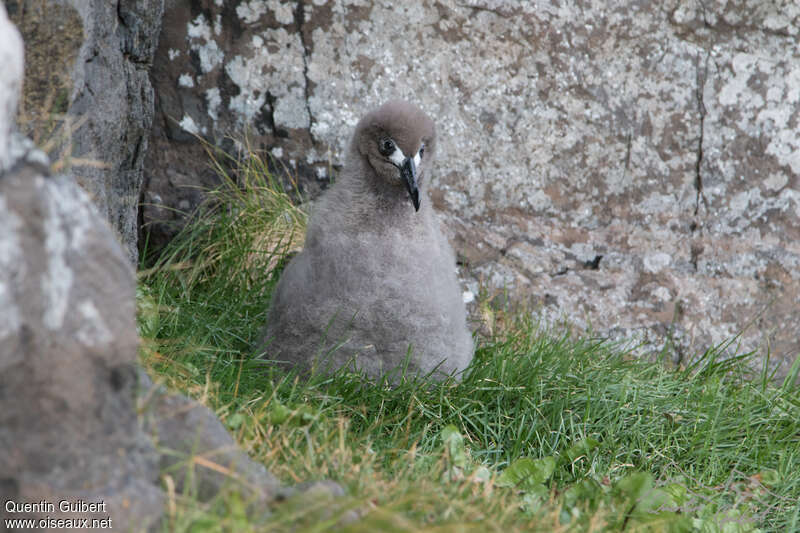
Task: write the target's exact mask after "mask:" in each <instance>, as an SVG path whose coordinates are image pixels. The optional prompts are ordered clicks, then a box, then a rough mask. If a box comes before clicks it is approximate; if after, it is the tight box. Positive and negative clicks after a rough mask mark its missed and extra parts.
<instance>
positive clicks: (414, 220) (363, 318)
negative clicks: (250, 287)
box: [260, 101, 473, 379]
mask: <svg viewBox="0 0 800 533" xmlns="http://www.w3.org/2000/svg"><path fill="white" fill-rule="evenodd" d="M446 143H447V139H445V140H444V142H443V143H442V144H446ZM438 145H439V142H438V140H437V136H436V133H435V128H434V124H433V121H432V120H431V119H430V118H429V117H428V116H427V115H426V114H425V113H424V112H423V111H422V110H421V109H419V108H418V107H416V106H414V105H410V104H408V103H407V102H404V101H390V102H388V103H386V104H384V105H382V106H380V107H378V108H377V109H374V110H371V111H370V112H368V113H366V114H365V116H364V117H363V118H362V119H361V120H360V121H359V123H358V125H357V126H356V128H355V132H354V133H353V135H352V141H351V143H350V147H349V150H348V154H347V160H346V163H345V166H344V169H343V170H342V172H341V174H340V175H339V178H338V180H337V182H336V183H335V184H334V185H333V186H332V187H331V189H330V190H329V191H328V192H327V193H325V194H324V195H323V196H322V198H320V200H319V201H318V202H316V203H315V205H314V210H313V211H312V213H311V220H310V221H309V224H308V232H307V233H306V241H305V247H304V248H303V251H302V252H301V253H300V254H298V255H297V256H295V257H294V258H293V259H292V260H291V261H290V262H289V264H288V265H287V266H286V269H285V270H284V271H283V273H282V275H281V279H280V281H279V282H278V285H277V286H276V287H275V291H274V293H273V296H272V300H271V302H270V303H271V305H270V310H269V314H268V318H267V327H266V331H265V333H264V337H263V338H262V340H261V341H260V343H261V351H263V353H264V357H265V358H267V359H270V360H274V361H282V362H286V363H288V364H289V365H290V366H298V367H300V368H301V369H303V370H310V369H316V370H320V371H329V370H333V369H337V368H340V367H343V366H350V365H353V366H354V367H355V368H358V369H359V370H363V371H364V372H365V373H366V374H367V375H368V376H370V377H377V376H379V375H381V374H383V373H387V372H392V371H394V370H396V369H397V370H400V369H405V370H406V371H407V372H408V374H409V375H414V374H423V375H424V374H434V375H436V376H438V377H439V378H441V377H443V376H445V375H449V374H458V373H459V372H461V371H462V370H464V369H465V368H466V367H467V365H469V362H470V361H471V360H472V352H473V346H472V337H471V336H470V333H469V331H468V330H467V325H466V313H465V309H464V303H463V301H462V297H461V290H460V288H459V285H458V282H457V280H456V276H455V256H454V254H453V251H452V249H451V248H450V246H449V244H448V243H447V240H446V239H445V237H444V235H443V234H442V231H441V228H440V225H439V220H438V219H437V218H436V213H435V212H434V210H433V207H432V206H431V202H430V199H429V198H428V195H427V185H428V181H429V180H430V179H431V178H432V177H433V176H432V174H431V171H432V168H433V166H432V165H433V163H434V161H435V152H436V148H437V146H438ZM393 378H394V379H397V378H398V376H397V375H394V376H393Z"/></svg>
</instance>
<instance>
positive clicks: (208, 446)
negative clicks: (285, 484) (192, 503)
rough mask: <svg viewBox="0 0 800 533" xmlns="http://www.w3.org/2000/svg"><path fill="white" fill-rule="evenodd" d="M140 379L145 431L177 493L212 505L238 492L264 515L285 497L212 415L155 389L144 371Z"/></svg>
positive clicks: (196, 403) (276, 483)
mask: <svg viewBox="0 0 800 533" xmlns="http://www.w3.org/2000/svg"><path fill="white" fill-rule="evenodd" d="M139 376H140V377H139V386H140V392H139V399H140V407H139V411H140V412H141V413H143V418H144V427H145V431H146V432H147V433H148V434H150V435H152V437H153V440H154V442H155V444H156V446H157V448H158V450H159V452H160V457H161V459H160V468H161V471H162V473H163V474H164V475H169V476H171V477H172V479H173V480H174V481H175V484H176V485H175V487H176V490H177V491H178V492H179V493H181V494H193V495H196V497H197V498H199V499H200V500H201V501H208V500H210V499H211V498H213V497H215V496H217V495H218V494H219V493H220V492H221V491H223V490H235V491H237V492H239V493H240V494H241V495H242V496H244V497H245V500H246V501H247V502H248V503H250V504H251V506H252V507H253V508H254V509H257V510H259V511H261V512H263V511H264V510H265V509H266V507H265V505H266V504H267V503H269V502H271V501H272V500H274V499H275V498H276V497H279V496H282V494H283V492H282V489H281V487H280V485H279V483H278V481H277V480H276V479H275V477H274V476H272V474H270V473H269V472H268V471H267V469H266V468H265V467H264V465H263V464H261V463H257V462H256V461H253V460H252V459H251V458H250V457H249V456H248V455H247V453H245V452H244V451H242V450H241V449H240V448H239V446H238V445H237V444H236V442H235V441H234V440H233V438H232V437H231V435H230V434H229V433H228V431H227V430H226V429H225V427H224V426H223V425H222V423H221V422H220V420H219V418H217V416H216V415H215V414H214V412H213V411H211V410H210V409H209V408H208V407H206V406H204V405H202V404H200V403H198V402H196V401H194V400H191V399H189V398H187V397H185V396H183V395H180V394H170V393H168V392H167V391H166V390H165V389H164V387H162V386H160V385H154V384H153V382H152V380H151V379H150V378H149V376H147V374H145V373H144V371H140V374H139Z"/></svg>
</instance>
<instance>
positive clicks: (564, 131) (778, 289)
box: [145, 0, 800, 362]
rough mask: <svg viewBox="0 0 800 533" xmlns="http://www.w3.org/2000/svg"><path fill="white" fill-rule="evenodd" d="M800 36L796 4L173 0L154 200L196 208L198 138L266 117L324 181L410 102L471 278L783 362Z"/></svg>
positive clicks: (160, 66)
mask: <svg viewBox="0 0 800 533" xmlns="http://www.w3.org/2000/svg"><path fill="white" fill-rule="evenodd" d="M798 39H800V5H798V4H797V3H796V2H794V1H793V0H783V1H774V2H767V1H761V0H728V1H725V0H720V1H717V2H700V1H696V0H667V1H665V2H656V3H647V2H637V1H633V0H631V1H626V2H612V1H596V2H590V3H588V4H587V3H580V4H574V3H566V4H564V3H563V2H552V1H540V2H522V1H520V2H514V1H510V0H496V1H492V0H483V1H477V0H466V1H464V2H453V1H419V0H417V1H409V2H360V1H347V0H338V1H324V0H313V1H311V0H306V1H299V2H278V1H257V0H252V1H240V2H225V3H220V2H212V1H211V0H206V1H201V2H195V3H191V5H190V4H189V3H188V2H182V1H177V0H173V1H168V2H167V6H166V10H165V18H164V27H163V31H162V35H161V39H160V43H159V51H158V53H157V54H156V60H155V64H154V69H153V81H154V87H155V89H156V94H157V101H158V105H157V107H158V111H157V115H158V116H157V121H156V122H157V127H156V128H154V132H153V138H152V142H151V144H152V145H153V146H157V147H158V151H157V152H151V153H150V155H149V159H148V163H147V164H146V176H147V180H148V185H147V190H146V193H145V198H146V201H148V202H151V203H153V204H154V206H153V207H151V208H150V210H149V211H146V212H145V219H146V220H147V221H153V220H157V219H159V218H160V217H164V216H166V215H167V213H168V211H167V210H168V209H169V208H190V207H192V206H193V205H194V204H195V201H194V199H193V197H192V196H191V195H192V194H194V192H190V191H189V190H187V189H185V188H181V185H185V184H195V183H198V181H197V179H196V176H198V175H201V174H202V172H203V171H202V169H201V168H200V165H202V163H201V162H200V161H199V160H198V158H197V157H196V154H197V153H198V145H197V143H196V142H195V141H194V140H193V139H192V137H191V134H200V135H203V136H206V137H207V138H209V139H210V140H212V141H214V142H217V143H221V142H222V139H223V137H224V135H225V134H227V133H230V132H238V133H239V134H241V132H243V131H245V130H249V131H250V132H251V135H252V140H253V143H254V144H255V146H260V147H264V148H267V149H269V150H270V151H271V153H272V154H273V155H274V156H275V158H276V159H278V160H279V161H280V162H281V163H282V164H284V165H286V166H287V167H288V168H289V169H291V170H292V172H294V173H296V174H297V175H299V176H300V177H301V178H304V181H303V183H304V185H305V187H306V188H307V189H309V190H310V192H311V193H313V192H314V191H316V190H318V189H319V188H320V186H324V184H325V183H326V180H327V178H328V175H329V172H330V170H331V169H334V170H335V169H336V168H337V166H338V164H339V163H340V161H341V157H342V154H343V153H344V143H345V142H346V140H347V139H348V137H349V132H350V131H351V130H352V128H353V126H354V125H355V122H356V120H357V118H358V117H359V116H360V115H361V114H362V113H363V112H364V111H365V109H367V108H370V107H374V106H376V105H378V104H380V103H381V102H383V101H385V100H386V99H388V98H389V97H391V96H399V97H404V98H406V99H409V100H412V101H415V102H418V103H419V104H420V105H421V106H422V107H423V108H424V109H425V110H426V111H427V112H429V113H430V114H431V115H432V116H434V117H436V118H437V126H438V129H439V131H440V132H441V138H442V142H441V143H440V144H441V151H440V159H439V164H438V171H437V172H435V173H434V176H435V178H434V180H433V186H434V187H435V191H434V193H433V198H434V201H435V202H436V204H437V207H439V208H440V210H443V211H444V212H445V218H446V219H447V223H448V225H449V227H450V228H451V230H452V237H453V241H454V244H455V245H456V248H457V250H458V252H459V253H460V255H461V257H462V258H463V262H464V264H465V267H466V268H465V269H464V274H465V276H467V278H470V279H473V280H477V279H483V280H484V281H485V282H487V283H488V284H489V286H490V287H494V288H498V289H500V288H502V287H508V288H510V289H511V290H513V291H514V294H515V295H516V296H518V297H521V296H523V295H526V294H527V295H530V297H531V298H532V300H533V302H535V303H536V304H539V307H538V309H539V311H540V313H541V314H542V315H543V316H544V317H545V318H546V320H548V321H554V322H558V321H560V320H562V319H565V320H566V321H568V322H570V323H572V324H575V325H577V326H578V327H581V328H583V327H591V328H592V329H593V330H594V331H595V332H597V333H600V334H602V335H608V336H611V337H621V336H630V335H640V336H641V337H643V338H644V339H646V340H648V341H650V342H651V344H650V349H652V350H655V351H658V350H660V349H661V347H662V346H663V345H664V344H665V343H667V344H668V347H669V348H670V349H671V350H673V353H674V355H675V356H676V358H680V357H683V356H684V355H692V354H695V353H697V352H698V351H703V350H704V349H705V348H706V347H708V346H709V345H712V344H714V343H719V342H721V341H724V340H726V339H728V338H730V337H731V336H733V335H735V334H736V333H738V332H740V331H742V330H744V333H743V336H742V348H745V349H756V348H757V349H760V350H762V351H765V350H766V349H767V348H769V349H771V352H772V356H773V358H776V356H777V358H778V359H781V360H782V361H784V362H785V361H788V360H789V359H791V358H793V357H794V356H796V355H798V353H800V340H798V335H797V332H798V331H800V313H797V312H796V309H797V308H798V304H800V300H799V298H800V245H799V244H798V243H799V242H800V239H798V237H799V236H800V234H799V232H800V216H799V215H800V89H799V88H798V87H800V49H798V47H797V42H798ZM172 162H175V164H168V163H172ZM177 162H180V163H181V164H180V165H179V164H177ZM316 177H319V178H320V179H319V180H317V179H316ZM167 218H169V216H167ZM469 286H470V287H472V288H473V290H475V287H476V286H477V284H476V283H475V282H474V281H472V282H470V283H469ZM748 325H749V327H747V326H748ZM745 328H746V329H745ZM762 353H763V352H762Z"/></svg>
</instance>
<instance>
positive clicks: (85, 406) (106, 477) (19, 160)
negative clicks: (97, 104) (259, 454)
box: [0, 5, 278, 531]
mask: <svg viewBox="0 0 800 533" xmlns="http://www.w3.org/2000/svg"><path fill="white" fill-rule="evenodd" d="M22 46H23V45H22V41H21V40H20V35H19V33H18V32H17V31H16V29H15V28H14V26H13V25H12V24H11V23H10V22H9V20H8V18H7V17H6V12H5V9H4V8H3V6H2V5H0V60H2V62H3V65H4V68H3V71H2V76H0V447H2V450H3V453H2V454H0V499H1V500H2V501H3V507H2V511H0V515H2V518H3V519H6V518H11V519H33V520H36V522H35V524H36V525H37V526H38V528H37V529H41V530H50V529H53V530H55V529H59V528H62V527H63V524H64V523H63V522H62V524H61V525H60V526H59V525H58V523H57V522H54V521H55V520H59V519H63V520H70V522H66V523H67V524H68V525H69V526H74V527H79V528H81V529H86V528H89V527H105V528H114V529H119V530H123V531H144V530H157V529H160V526H161V515H162V512H163V500H164V495H163V492H162V489H161V486H160V480H159V477H160V474H161V468H166V467H173V466H175V465H176V464H177V463H179V462H181V461H183V462H184V463H185V462H187V461H188V462H190V463H191V462H192V461H194V463H197V464H199V467H198V468H196V469H193V470H195V471H196V477H195V480H197V483H199V486H198V492H197V495H198V497H199V498H201V499H203V498H210V497H213V496H215V495H216V494H217V493H218V492H219V490H220V489H221V488H223V487H224V486H226V484H227V485H231V483H228V482H229V481H230V478H234V479H240V480H243V481H244V482H245V483H244V484H242V483H240V484H238V485H237V484H233V488H234V489H236V490H238V491H240V492H242V493H243V494H244V495H245V496H246V497H247V496H250V498H249V499H250V500H253V501H256V502H258V503H260V504H263V503H266V502H269V501H271V500H272V499H273V498H274V497H275V496H276V493H277V490H278V485H277V482H276V481H275V479H274V478H273V477H272V476H271V475H270V474H269V473H268V472H266V470H265V469H264V467H263V465H259V464H257V463H254V462H253V461H252V460H250V459H249V458H248V457H247V455H246V454H245V453H244V452H242V451H241V450H239V449H238V448H237V447H236V445H235V442H234V440H233V439H232V438H231V436H230V435H229V434H228V433H227V432H226V431H225V429H224V427H223V426H222V425H221V423H220V422H219V420H217V419H216V418H215V417H214V415H213V413H212V412H211V411H209V410H208V409H207V408H205V407H203V406H200V405H199V404H197V403H196V402H193V401H190V400H188V399H186V398H184V397H182V396H177V395H170V394H167V393H166V392H164V391H163V390H161V389H157V390H152V391H151V390H149V389H148V390H147V392H146V395H145V397H146V399H147V401H144V402H143V403H142V405H141V406H139V410H140V411H141V412H142V414H143V418H144V419H145V420H146V422H147V424H146V429H147V431H145V430H144V429H143V428H142V427H141V426H140V421H139V417H138V415H137V399H136V394H137V392H138V391H139V389H140V387H139V385H138V383H137V382H138V380H139V377H138V372H139V371H137V350H138V337H137V334H136V326H135V317H134V313H135V304H134V275H133V268H132V266H131V264H130V258H129V256H128V255H127V254H126V253H125V251H124V250H123V248H122V247H121V246H120V245H119V243H118V242H117V240H116V238H115V237H114V234H113V233H112V230H111V229H110V227H109V226H108V224H107V223H106V221H105V218H104V217H103V215H101V214H100V213H99V212H98V211H97V209H96V206H95V205H93V204H92V202H91V201H90V199H89V197H88V196H87V194H86V193H85V192H84V191H83V190H82V189H81V188H80V187H79V186H78V185H77V184H76V183H75V180H74V179H73V178H72V176H69V175H64V174H59V175H51V170H50V169H51V165H50V162H49V161H48V159H47V157H46V156H45V154H44V153H43V152H40V151H39V150H37V149H35V148H33V143H32V142H31V141H30V140H28V139H26V138H24V137H22V136H21V135H20V134H19V133H17V132H15V131H14V124H13V121H12V118H13V116H14V113H15V112H16V104H17V101H18V99H19V90H20V87H21V85H22V72H23V55H22ZM54 166H57V164H56V165H54ZM154 439H155V440H156V443H157V445H158V449H156V447H155V446H154V444H153V440H154ZM196 457H200V458H201V459H206V461H205V462H202V461H198V460H196ZM218 465H222V466H223V467H224V468H228V469H229V470H230V471H231V472H232V474H231V475H228V476H225V475H223V474H222V473H221V472H220V471H215V470H214V469H213V467H214V466H218ZM181 472H183V470H181ZM170 473H172V474H173V476H176V474H175V472H174V471H171V472H170ZM178 481H179V482H181V481H182V480H181V479H180V478H178ZM181 486H182V485H181V484H180V483H179V488H180V487H181ZM9 501H10V502H11V504H9V503H8V502H9ZM62 501H63V502H67V508H66V510H65V509H64V508H63V507H62V503H61V502H62ZM26 504H27V505H29V507H26ZM31 504H35V506H34V507H30V505H31ZM73 505H75V506H76V507H73ZM261 507H262V509H263V505H262V506H261ZM262 512H263V511H262ZM48 519H52V520H53V522H49V521H47V520H48ZM84 519H85V520H87V522H86V523H83V522H81V520H84ZM38 520H44V522H39V521H38ZM1 523H2V524H3V526H2V529H3V530H5V528H6V524H5V522H1ZM30 528H33V526H31V527H30ZM20 529H29V527H22V526H21V527H20Z"/></svg>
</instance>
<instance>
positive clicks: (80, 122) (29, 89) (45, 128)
mask: <svg viewBox="0 0 800 533" xmlns="http://www.w3.org/2000/svg"><path fill="white" fill-rule="evenodd" d="M6 6H7V7H8V9H9V13H10V16H11V20H12V21H13V22H15V23H16V24H17V26H18V27H19V28H20V30H21V33H22V35H23V39H24V40H25V50H26V57H27V60H26V81H25V85H24V91H25V92H24V94H23V99H22V100H23V106H22V109H21V113H20V127H21V129H22V131H23V133H26V134H28V135H31V136H32V137H33V138H34V140H35V141H37V143H39V144H45V143H48V141H49V143H48V145H49V149H48V153H49V155H50V157H51V159H53V160H54V161H55V163H54V164H55V165H56V166H57V167H58V168H60V169H63V170H64V171H66V172H67V173H70V174H72V175H73V176H74V177H75V179H76V181H77V182H78V183H79V184H80V185H81V186H82V187H83V188H84V190H86V192H88V193H89V196H90V197H91V199H92V200H93V201H94V203H95V204H96V205H97V206H98V208H99V210H100V212H101V213H103V214H104V215H105V216H106V218H107V219H108V220H109V222H110V223H111V225H112V227H113V228H114V230H115V231H116V233H117V234H118V236H119V239H120V240H121V242H122V243H123V245H124V246H125V248H126V250H127V252H128V255H129V258H130V260H131V262H133V263H135V262H136V260H137V254H138V250H137V232H138V224H137V220H138V219H137V217H138V214H137V213H138V211H137V207H138V203H139V196H140V192H141V184H142V166H143V163H144V156H145V153H146V152H147V144H148V135H149V131H150V128H151V125H152V119H153V90H152V86H151V84H150V80H149V78H148V68H149V65H150V64H151V63H152V59H153V53H154V51H155V47H156V41H157V39H158V33H159V30H160V26H161V15H162V13H163V0H120V1H119V2H106V1H103V0H91V1H88V2H87V1H81V0H72V1H69V2H57V1H50V0H47V1H45V2H26V1H18V0H8V1H7V2H6Z"/></svg>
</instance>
